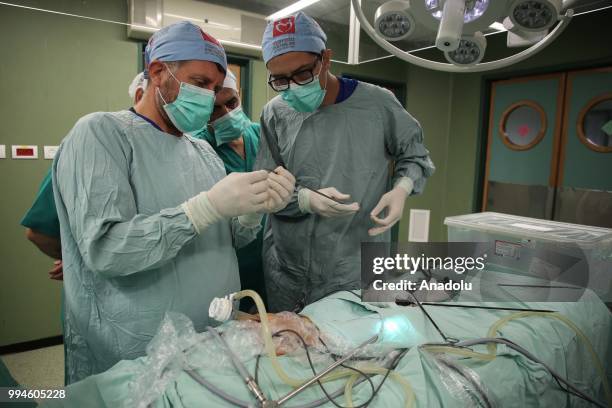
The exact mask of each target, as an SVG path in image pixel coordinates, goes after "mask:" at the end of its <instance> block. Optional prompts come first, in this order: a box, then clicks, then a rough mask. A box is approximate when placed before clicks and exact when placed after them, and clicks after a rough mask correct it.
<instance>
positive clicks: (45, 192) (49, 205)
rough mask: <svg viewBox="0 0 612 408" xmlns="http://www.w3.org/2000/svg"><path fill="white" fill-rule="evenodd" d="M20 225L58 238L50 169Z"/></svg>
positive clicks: (57, 221) (58, 229)
mask: <svg viewBox="0 0 612 408" xmlns="http://www.w3.org/2000/svg"><path fill="white" fill-rule="evenodd" d="M21 225H23V226H24V227H27V228H31V229H33V230H34V231H37V232H40V233H42V234H45V235H48V236H50V237H57V238H59V236H60V225H59V219H58V217H57V210H56V209H55V200H54V198H53V182H52V180H51V169H49V171H48V172H47V174H46V175H45V178H44V179H43V181H42V183H40V188H39V189H38V193H37V194H36V198H35V199H34V203H33V204H32V207H31V208H30V209H29V210H28V212H27V213H26V214H25V215H24V216H23V219H22V220H21Z"/></svg>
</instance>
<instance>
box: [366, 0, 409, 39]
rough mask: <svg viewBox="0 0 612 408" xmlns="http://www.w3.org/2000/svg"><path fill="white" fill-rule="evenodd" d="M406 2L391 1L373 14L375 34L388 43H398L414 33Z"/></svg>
mask: <svg viewBox="0 0 612 408" xmlns="http://www.w3.org/2000/svg"><path fill="white" fill-rule="evenodd" d="M409 7H410V3H409V2H408V1H400V0H392V1H388V2H386V3H385V4H383V5H381V6H380V7H378V9H377V10H376V13H375V14H374V26H375V28H376V32H377V33H378V34H380V35H381V36H382V37H383V38H384V39H386V40H388V41H399V40H402V39H404V38H406V37H408V36H410V35H411V34H412V33H413V32H414V18H413V17H412V14H410V12H409Z"/></svg>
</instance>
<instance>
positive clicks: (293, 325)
mask: <svg viewBox="0 0 612 408" xmlns="http://www.w3.org/2000/svg"><path fill="white" fill-rule="evenodd" d="M238 320H252V321H257V322H259V321H260V320H259V315H251V314H247V313H240V315H239V316H238ZM268 321H269V324H270V331H271V332H272V339H273V340H274V344H275V346H276V355H278V356H281V355H283V354H288V353H292V352H294V351H297V350H299V349H302V348H303V345H302V342H301V341H300V340H299V339H298V338H297V336H296V335H295V333H292V332H289V331H287V332H284V330H292V331H294V332H297V333H298V334H299V335H300V336H301V337H302V338H303V339H304V341H305V342H306V344H307V345H308V346H317V345H320V344H321V342H320V340H319V329H317V327H316V326H315V325H314V323H313V322H312V321H311V320H310V319H308V318H307V317H304V316H300V315H298V314H295V313H290V312H281V313H269V314H268ZM278 332H282V333H279V334H278V335H275V333H278Z"/></svg>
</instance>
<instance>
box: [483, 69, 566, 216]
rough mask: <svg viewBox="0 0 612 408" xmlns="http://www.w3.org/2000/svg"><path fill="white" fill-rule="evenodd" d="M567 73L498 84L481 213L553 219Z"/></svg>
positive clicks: (493, 99) (493, 97) (493, 94)
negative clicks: (492, 212)
mask: <svg viewBox="0 0 612 408" xmlns="http://www.w3.org/2000/svg"><path fill="white" fill-rule="evenodd" d="M564 86H565V74H551V75H540V76H533V77H523V78H517V79H511V80H503V81H496V82H494V83H493V84H492V88H491V106H490V117H489V131H488V144H487V163H486V174H485V180H484V183H485V184H484V189H483V192H484V197H483V211H485V210H486V211H496V212H501V213H506V214H514V215H522V216H526V217H534V218H544V219H551V218H552V216H553V203H554V188H555V185H556V183H557V167H558V152H559V140H560V137H559V136H560V131H561V129H560V128H561V126H560V118H561V113H562V110H563V103H562V102H563V97H564Z"/></svg>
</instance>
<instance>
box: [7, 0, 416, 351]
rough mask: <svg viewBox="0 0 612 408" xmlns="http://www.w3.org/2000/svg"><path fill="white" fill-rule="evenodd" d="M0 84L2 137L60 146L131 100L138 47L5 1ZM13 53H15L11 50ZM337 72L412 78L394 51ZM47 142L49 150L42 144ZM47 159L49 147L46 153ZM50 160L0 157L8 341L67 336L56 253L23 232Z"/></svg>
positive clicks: (118, 13)
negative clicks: (86, 121)
mask: <svg viewBox="0 0 612 408" xmlns="http://www.w3.org/2000/svg"><path fill="white" fill-rule="evenodd" d="M20 4H23V5H27V6H31V7H41V8H46V9H52V10H57V11H61V12H65V13H74V14H78V15H84V16H89V17H95V18H102V19H106V20H112V21H125V19H126V15H127V5H126V2H125V1H124V0H111V1H105V2H104V3H103V4H102V2H82V1H80V0H55V1H53V2H51V1H27V0H23V1H20ZM0 35H2V38H4V39H5V40H4V41H2V42H1V43H0V51H2V52H3V55H5V56H7V58H4V59H3V61H2V62H1V63H0V92H1V94H2V95H4V96H5V98H4V102H3V105H2V109H0V120H1V122H2V123H3V126H2V130H1V131H0V144H5V145H7V147H8V148H10V145H11V144H35V145H38V146H43V145H57V144H59V143H60V141H61V140H62V138H63V137H64V136H65V135H66V133H67V132H68V131H69V130H70V128H71V127H72V125H73V124H74V122H75V121H76V120H77V119H78V118H79V117H81V116H82V115H84V114H86V113H89V112H93V111H113V110H119V109H122V108H125V107H126V106H129V105H130V99H129V97H128V95H127V87H128V85H129V83H130V82H131V80H132V78H133V77H134V75H135V74H136V72H137V70H138V64H139V58H140V56H139V46H138V43H137V42H136V41H132V40H130V39H128V38H127V35H126V29H125V27H124V26H122V25H119V24H111V23H103V22H95V21H89V20H83V19H79V18H74V17H69V16H61V15H56V14H48V13H43V12H38V11H33V10H26V9H19V8H15V7H8V6H3V5H0ZM9 56H10V57H9ZM333 71H334V72H338V73H349V72H350V73H353V74H360V75H364V76H369V77H380V78H381V79H390V80H391V79H392V80H400V81H402V80H404V78H405V76H406V64H405V63H403V62H401V61H399V60H396V59H390V60H387V61H386V62H384V61H383V62H376V63H372V64H366V65H364V66H360V67H352V66H347V65H343V64H334V66H333ZM251 75H252V78H251V84H252V90H251V91H252V101H251V102H252V112H253V115H252V116H253V118H252V119H253V120H258V119H259V112H260V111H261V108H262V107H263V105H264V104H265V103H266V102H267V101H268V100H269V99H270V98H272V97H274V95H275V93H274V92H273V91H271V90H270V88H269V87H268V85H267V71H266V68H265V65H264V63H263V61H261V60H258V59H254V60H252V62H251ZM40 149H41V150H42V148H40ZM39 154H40V155H41V157H42V151H40V152H39ZM50 165H51V161H48V160H42V158H41V159H39V160H33V161H29V160H28V161H26V160H21V161H19V160H11V159H4V160H0V186H2V189H3V191H5V193H4V194H3V195H2V200H0V223H1V224H0V225H2V226H3V227H2V229H0V259H2V261H3V266H2V269H1V271H2V272H1V278H2V285H0V346H3V345H8V344H14V343H19V342H25V341H29V340H35V339H41V338H45V337H51V336H56V335H59V334H61V328H60V297H61V283H59V282H56V281H51V280H49V279H48V277H47V271H48V270H49V269H50V268H51V263H52V260H51V259H50V258H48V257H46V256H45V255H43V254H41V253H40V252H39V251H38V250H37V249H36V248H35V247H34V246H33V245H32V244H31V243H30V242H28V241H27V240H26V239H25V236H24V228H23V227H21V226H20V225H19V220H20V219H21V217H22V216H23V214H24V213H25V212H26V211H27V209H28V208H29V206H30V205H31V203H32V201H33V199H34V196H35V194H36V191H37V190H38V186H39V183H40V181H41V179H42V177H43V176H44V174H45V173H46V171H47V170H48V168H49V167H50Z"/></svg>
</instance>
